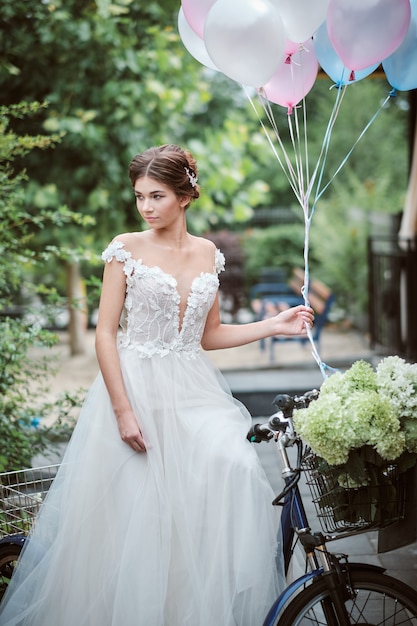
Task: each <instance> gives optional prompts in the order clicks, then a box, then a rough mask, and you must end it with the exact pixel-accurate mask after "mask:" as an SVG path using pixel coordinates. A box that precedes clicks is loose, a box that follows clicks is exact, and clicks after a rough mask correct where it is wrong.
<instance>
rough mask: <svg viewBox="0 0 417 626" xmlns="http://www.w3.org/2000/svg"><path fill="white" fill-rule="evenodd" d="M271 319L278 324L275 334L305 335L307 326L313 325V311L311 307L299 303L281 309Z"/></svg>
mask: <svg viewBox="0 0 417 626" xmlns="http://www.w3.org/2000/svg"><path fill="white" fill-rule="evenodd" d="M273 319H274V321H275V322H276V323H277V325H278V326H279V330H278V331H277V332H276V334H277V335H306V334H307V327H308V328H312V326H313V323H314V311H313V309H312V308H311V307H308V306H304V305H303V304H300V305H299V306H294V307H290V308H289V309H286V310H285V311H281V313H278V315H276V316H275V317H274V318H273Z"/></svg>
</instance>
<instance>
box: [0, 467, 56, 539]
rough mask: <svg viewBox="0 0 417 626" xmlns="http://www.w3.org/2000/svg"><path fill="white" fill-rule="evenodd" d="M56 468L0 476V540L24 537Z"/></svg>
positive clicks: (28, 470) (38, 468) (39, 468)
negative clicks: (18, 536) (13, 536)
mask: <svg viewBox="0 0 417 626" xmlns="http://www.w3.org/2000/svg"><path fill="white" fill-rule="evenodd" d="M58 468H59V465H45V466H43V467H36V468H30V469H23V470H19V471H15V472H3V473H0V538H2V537H5V536H7V535H13V534H16V533H19V534H22V533H23V534H28V533H29V531H30V529H31V528H32V525H33V522H34V520H35V517H36V515H37V514H38V512H39V510H40V507H41V505H42V502H43V500H44V498H45V496H46V494H47V492H48V490H49V487H50V486H51V484H52V481H53V479H54V478H55V476H56V473H57V471H58Z"/></svg>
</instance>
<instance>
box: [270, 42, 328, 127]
mask: <svg viewBox="0 0 417 626" xmlns="http://www.w3.org/2000/svg"><path fill="white" fill-rule="evenodd" d="M318 69H319V64H318V61H317V57H316V54H315V51H314V46H313V44H312V42H311V40H309V41H308V42H306V43H305V44H304V47H303V49H301V50H300V51H299V52H294V54H293V55H291V57H289V58H287V59H285V60H284V61H283V62H282V63H281V65H280V66H279V68H278V70H277V71H276V72H275V74H274V75H273V76H272V78H271V79H270V80H269V81H268V82H267V83H266V85H264V88H263V89H264V92H265V95H266V97H267V98H268V100H270V101H271V102H275V104H280V105H281V106H284V107H287V108H288V115H291V113H292V110H293V107H294V106H295V105H296V104H298V103H299V102H300V101H301V100H302V99H303V98H304V96H306V95H307V94H308V92H309V91H310V89H311V88H312V86H313V85H314V83H315V80H316V78H317V72H318Z"/></svg>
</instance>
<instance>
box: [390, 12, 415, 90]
mask: <svg viewBox="0 0 417 626" xmlns="http://www.w3.org/2000/svg"><path fill="white" fill-rule="evenodd" d="M410 4H411V21H410V26H409V28H408V32H407V34H406V36H405V39H404V40H403V42H402V43H401V45H400V46H399V48H397V49H396V50H395V52H393V53H392V54H391V55H390V56H389V57H388V58H387V59H385V60H384V61H382V67H383V68H384V70H385V74H386V75H387V78H388V81H389V83H390V85H392V87H394V89H398V91H408V90H409V89H416V88H417V0H411V2H410Z"/></svg>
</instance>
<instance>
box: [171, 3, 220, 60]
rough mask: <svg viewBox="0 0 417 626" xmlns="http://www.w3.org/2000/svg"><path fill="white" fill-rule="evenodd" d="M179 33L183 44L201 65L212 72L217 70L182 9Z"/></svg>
mask: <svg viewBox="0 0 417 626" xmlns="http://www.w3.org/2000/svg"><path fill="white" fill-rule="evenodd" d="M178 32H179V34H180V37H181V41H182V43H183V44H184V46H185V48H186V49H187V50H188V52H189V53H190V54H191V56H192V57H194V58H195V59H196V60H197V61H198V62H199V63H201V65H205V66H206V67H208V68H210V69H211V70H217V67H216V66H215V65H214V63H213V61H212V60H211V58H210V56H209V54H208V52H207V49H206V46H205V43H204V41H203V40H202V39H201V37H199V36H198V35H197V34H196V33H195V32H194V30H193V29H192V28H191V26H190V24H189V23H188V22H187V19H186V17H185V15H184V11H183V9H182V8H181V9H180V10H179V12H178Z"/></svg>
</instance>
